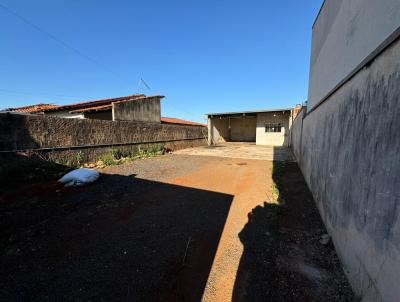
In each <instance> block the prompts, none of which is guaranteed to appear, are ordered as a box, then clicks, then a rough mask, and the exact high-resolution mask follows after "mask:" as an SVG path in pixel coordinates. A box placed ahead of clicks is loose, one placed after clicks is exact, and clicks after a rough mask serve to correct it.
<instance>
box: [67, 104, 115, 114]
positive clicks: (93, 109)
mask: <svg viewBox="0 0 400 302" xmlns="http://www.w3.org/2000/svg"><path fill="white" fill-rule="evenodd" d="M111 109H112V104H107V105H100V106H93V107H88V108H83V109H77V110H72V111H70V112H69V113H81V112H99V111H107V110H111Z"/></svg>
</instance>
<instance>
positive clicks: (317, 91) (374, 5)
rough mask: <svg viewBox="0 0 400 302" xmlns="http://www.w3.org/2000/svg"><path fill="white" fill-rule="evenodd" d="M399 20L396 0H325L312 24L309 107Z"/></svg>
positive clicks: (329, 89)
mask: <svg viewBox="0 0 400 302" xmlns="http://www.w3.org/2000/svg"><path fill="white" fill-rule="evenodd" d="M399 24H400V1H398V0H385V1H379V0H351V1H344V0H326V1H325V3H324V6H323V7H322V9H321V12H320V15H319V17H318V18H317V20H316V22H315V25H314V28H313V39H312V54H311V69H310V81H309V94H308V109H309V110H311V109H312V108H313V107H314V106H315V105H316V104H317V103H318V102H319V101H320V100H321V99H323V98H324V97H325V96H326V95H327V94H328V93H329V92H330V91H331V90H332V89H333V88H334V87H335V86H336V85H337V84H339V83H340V82H341V81H342V80H343V79H344V78H345V77H346V76H347V75H349V74H350V73H351V71H352V70H354V69H355V68H356V67H357V66H358V65H359V64H360V63H361V62H362V61H363V60H364V59H365V58H366V57H368V56H369V55H370V54H371V53H372V52H373V51H374V50H375V49H376V47H377V46H378V45H380V44H381V43H382V42H383V41H384V40H385V39H386V38H387V37H388V36H389V35H390V34H391V33H392V32H394V31H395V30H396V29H397V28H398V26H399Z"/></svg>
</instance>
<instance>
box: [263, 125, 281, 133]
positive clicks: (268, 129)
mask: <svg viewBox="0 0 400 302" xmlns="http://www.w3.org/2000/svg"><path fill="white" fill-rule="evenodd" d="M281 131H282V124H265V132H281Z"/></svg>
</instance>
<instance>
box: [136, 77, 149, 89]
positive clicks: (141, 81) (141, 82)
mask: <svg viewBox="0 0 400 302" xmlns="http://www.w3.org/2000/svg"><path fill="white" fill-rule="evenodd" d="M140 84H143V85H144V86H146V88H147V89H148V90H151V88H150V86H149V85H147V83H146V82H145V81H144V80H143V78H140V81H139V83H138V90H139V86H140Z"/></svg>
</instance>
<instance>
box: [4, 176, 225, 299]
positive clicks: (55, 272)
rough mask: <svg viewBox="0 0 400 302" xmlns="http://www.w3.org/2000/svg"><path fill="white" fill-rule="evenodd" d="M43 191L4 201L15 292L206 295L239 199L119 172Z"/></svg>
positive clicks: (10, 288)
mask: <svg viewBox="0 0 400 302" xmlns="http://www.w3.org/2000/svg"><path fill="white" fill-rule="evenodd" d="M34 192H35V193H32V192H23V193H20V195H15V194H14V195H12V194H9V195H8V196H4V197H3V202H2V203H0V213H11V214H10V215H5V214H4V215H3V214H1V216H2V217H1V219H0V229H1V230H2V231H1V239H2V240H1V242H2V243H1V245H2V246H1V248H2V250H4V251H6V252H5V253H3V254H2V255H1V256H0V259H1V263H2V264H4V265H3V266H2V270H1V272H0V278H1V280H4V281H5V283H4V284H3V287H2V289H1V290H0V292H1V295H2V297H4V299H6V300H9V301H11V300H18V299H19V300H25V299H29V300H31V301H41V300H43V299H44V297H46V296H47V297H49V298H50V299H53V300H65V299H71V300H89V299H90V300H106V301H109V300H112V301H200V300H201V297H202V294H203V290H204V288H205V285H206V282H207V278H208V275H209V273H210V270H211V266H212V263H213V260H214V256H215V253H216V249H217V246H218V243H219V239H220V236H221V233H222V230H223V227H224V225H225V221H226V218H227V215H228V212H229V208H230V205H231V203H232V199H233V196H231V195H228V194H223V193H218V192H211V191H206V190H200V189H195V188H189V187H183V186H177V185H172V184H166V183H160V182H157V181H150V180H145V179H138V178H135V175H129V176H123V175H115V174H114V175H113V174H102V175H101V178H100V180H99V181H98V182H96V183H94V184H92V185H90V186H87V187H81V188H68V189H65V188H63V187H58V188H54V187H43V186H42V187H40V189H37V190H34ZM21 194H22V195H21ZM21 265H22V266H23V270H21ZM40 268H46V269H40ZM10 276H12V278H10Z"/></svg>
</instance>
